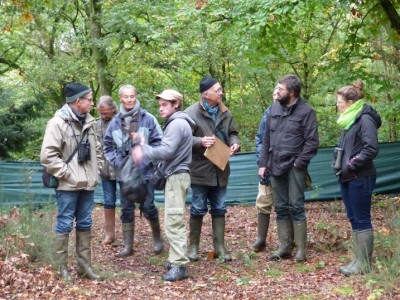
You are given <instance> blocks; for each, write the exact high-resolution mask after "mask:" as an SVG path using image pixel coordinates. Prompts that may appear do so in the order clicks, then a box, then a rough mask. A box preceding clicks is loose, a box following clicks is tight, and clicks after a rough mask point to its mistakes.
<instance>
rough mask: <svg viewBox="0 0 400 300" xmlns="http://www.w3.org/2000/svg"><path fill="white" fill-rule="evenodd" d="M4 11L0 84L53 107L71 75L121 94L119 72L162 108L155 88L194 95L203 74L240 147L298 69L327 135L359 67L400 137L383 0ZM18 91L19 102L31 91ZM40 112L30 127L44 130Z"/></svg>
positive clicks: (18, 6) (389, 127)
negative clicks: (338, 97) (342, 90)
mask: <svg viewBox="0 0 400 300" xmlns="http://www.w3.org/2000/svg"><path fill="white" fill-rule="evenodd" d="M0 13H1V15H2V16H3V18H2V19H1V20H0V27H1V28H2V29H3V30H2V35H1V36H0V82H1V86H2V88H3V89H4V90H6V91H9V92H12V93H14V94H16V95H18V96H19V97H21V96H23V95H32V96H33V97H35V98H36V99H38V100H39V101H40V102H41V103H43V104H44V107H43V109H42V112H43V113H44V114H45V115H46V117H47V118H50V117H51V116H52V115H53V113H54V111H55V110H56V109H57V108H59V107H60V106H61V105H62V104H63V103H64V96H63V87H64V85H65V84H66V83H67V82H71V81H79V82H83V83H85V84H87V85H90V86H91V87H92V88H93V90H94V94H95V99H98V97H99V96H101V95H102V94H104V93H107V94H110V95H112V96H114V98H115V99H116V98H117V91H118V88H119V87H120V86H121V85H122V84H127V83H129V84H133V85H135V86H136V87H137V88H138V89H139V92H140V101H141V103H142V106H143V107H145V108H146V109H148V110H149V111H150V112H151V113H153V114H154V115H158V109H157V103H156V101H154V96H155V95H156V94H157V93H159V92H160V91H161V90H163V89H165V88H174V89H177V90H178V91H180V92H181V93H182V94H183V95H184V107H187V106H189V105H190V104H192V103H194V102H196V101H197V100H198V98H199V93H198V83H199V80H200V78H201V77H202V76H205V75H207V76H213V77H215V78H217V79H218V80H219V81H220V82H221V84H222V85H223V87H224V90H225V95H224V102H225V103H226V104H227V106H228V107H229V108H230V109H231V110H232V112H233V113H234V116H235V120H236V123H237V124H238V127H239V128H240V138H241V146H242V151H250V150H254V147H255V145H254V136H255V134H256V131H257V126H258V124H259V122H260V119H261V117H262V113H263V111H264V110H265V109H266V108H267V107H268V106H269V104H270V103H271V94H272V91H273V88H274V86H275V85H276V83H277V81H278V80H279V78H280V77H281V76H282V75H284V74H287V73H295V74H297V75H299V76H300V78H301V79H302V80H303V82H304V87H303V90H302V97H303V98H304V99H306V100H307V101H308V102H309V103H310V105H312V106H313V107H314V108H315V110H316V112H317V118H318V122H319V132H320V137H321V146H330V145H334V144H336V141H337V139H338V136H339V133H338V128H337V126H336V119H337V117H338V114H337V111H336V109H335V91H336V90H337V89H338V88H339V87H341V86H344V85H348V84H351V83H352V82H353V81H355V80H356V79H361V80H362V81H363V82H364V83H365V89H364V93H365V98H366V101H367V102H370V103H372V104H373V106H374V107H375V108H376V109H377V110H378V112H379V113H380V114H381V116H382V118H383V126H382V128H381V129H380V132H379V140H380V141H381V142H386V141H396V140H398V132H399V130H400V122H398V121H397V118H398V117H397V111H398V110H399V109H400V101H399V99H400V92H399V91H400V89H399V82H400V80H399V75H400V74H399V71H400V68H399V67H398V66H399V65H400V63H399V59H400V58H399V57H400V55H398V51H399V50H398V49H400V45H399V39H398V34H396V32H395V30H393V29H391V27H390V24H389V21H388V18H387V16H386V14H385V12H384V11H383V9H382V7H381V5H380V4H379V1H377V0H374V1H336V0H322V1H321V0H310V1H280V0H262V1H261V0H250V1H234V2H233V1H232V0H215V1H205V2H202V1H199V2H197V3H196V5H195V4H193V3H190V2H187V1H182V0H179V1H171V0H166V1H162V2H160V1H151V0H145V1H120V0H118V1H109V0H108V1H92V2H90V1H89V2H82V1H64V0H55V1H37V0H28V1H3V5H0ZM15 82H18V83H19V84H15ZM22 99H23V100H22V101H21V103H18V106H20V105H22V104H23V102H33V101H32V98H31V97H30V98H29V100H28V98H22ZM8 105H10V104H8ZM7 107H8V106H7ZM5 110H7V109H5ZM33 118H38V116H34V117H33ZM43 124H44V122H41V124H40V123H39V124H38V125H39V128H32V130H34V131H36V132H43V127H44V126H43ZM33 127H36V126H33ZM10 129H11V130H12V132H14V131H16V128H10ZM17 131H18V130H17ZM34 135H35V134H33V135H32V136H34ZM17 138H19V139H20V138H21V136H18V137H17ZM24 141H25V138H24ZM0 142H1V141H0ZM35 143H38V144H39V143H40V139H39V138H34V139H33V140H32V141H31V142H29V141H26V142H25V143H20V144H21V145H26V146H29V147H30V148H32V149H38V148H39V147H38V145H36V146H35V145H34V144H35ZM13 151H14V152H13V156H16V157H20V156H22V155H25V153H27V152H28V153H27V155H29V157H32V156H34V155H32V154H33V153H32V151H29V150H28V151H26V150H23V149H14V150H13ZM17 152H18V153H17ZM2 155H3V153H0V157H1V156H2Z"/></svg>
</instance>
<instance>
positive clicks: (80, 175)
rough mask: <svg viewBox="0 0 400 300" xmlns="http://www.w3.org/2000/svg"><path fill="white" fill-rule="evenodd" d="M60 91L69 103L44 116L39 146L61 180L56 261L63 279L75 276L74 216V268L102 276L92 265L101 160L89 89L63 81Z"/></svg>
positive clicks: (95, 277)
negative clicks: (70, 257)
mask: <svg viewBox="0 0 400 300" xmlns="http://www.w3.org/2000/svg"><path fill="white" fill-rule="evenodd" d="M64 92H65V96H66V102H67V103H66V104H65V105H64V106H63V107H62V108H61V109H60V110H58V111H57V112H56V113H55V115H54V117H53V118H52V119H51V120H49V121H48V122H47V125H46V132H45V134H44V138H43V144H42V149H41V152H40V161H41V163H42V165H43V166H45V167H47V170H48V172H49V173H50V174H52V175H54V176H55V177H56V178H57V179H58V181H59V185H58V187H57V188H56V199H57V223H56V226H55V229H54V231H55V237H54V256H55V260H54V264H55V267H56V268H57V271H58V275H59V276H60V278H61V279H63V280H65V281H68V282H72V281H73V279H72V277H71V274H70V273H69V271H68V267H67V262H68V242H69V234H70V233H71V231H72V229H73V226H74V220H75V222H76V224H75V229H76V261H77V265H78V270H77V274H78V276H80V277H85V278H89V279H93V280H101V277H100V276H99V275H98V274H96V273H95V272H94V271H93V270H92V266H91V237H92V234H91V229H92V224H93V221H92V216H91V215H92V212H93V208H94V189H95V188H96V186H97V179H98V174H99V169H101V168H102V165H103V160H102V152H101V144H100V143H99V141H98V140H97V138H96V132H95V129H94V128H95V127H94V126H95V123H96V121H95V119H94V118H93V117H92V116H91V115H90V111H91V110H92V108H93V93H92V89H91V88H89V87H87V86H85V85H83V84H81V83H77V82H74V83H69V84H67V85H66V86H65V89H64ZM78 145H81V147H78ZM69 157H71V160H70V161H69V163H68V164H67V163H66V161H67V160H68V158H69Z"/></svg>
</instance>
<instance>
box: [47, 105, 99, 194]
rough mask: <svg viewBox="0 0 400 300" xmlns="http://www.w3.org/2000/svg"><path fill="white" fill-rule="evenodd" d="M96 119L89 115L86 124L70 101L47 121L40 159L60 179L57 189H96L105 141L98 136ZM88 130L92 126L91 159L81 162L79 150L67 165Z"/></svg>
mask: <svg viewBox="0 0 400 300" xmlns="http://www.w3.org/2000/svg"><path fill="white" fill-rule="evenodd" d="M95 122H96V121H95V119H94V118H93V117H92V116H91V115H90V114H87V116H86V122H85V125H84V126H83V127H82V125H81V124H80V122H79V120H78V119H77V117H76V116H75V114H74V113H73V112H72V110H71V108H70V107H69V105H68V104H65V105H64V106H63V107H62V108H61V109H59V110H58V111H57V112H56V113H55V115H54V117H53V118H52V119H50V120H49V121H48V122H47V125H46V132H45V134H44V138H43V144H42V149H41V152H40V162H41V163H42V165H43V166H45V167H47V170H48V172H49V173H50V174H52V175H54V176H55V177H56V178H57V179H58V180H59V186H58V188H57V190H62V191H74V190H94V189H95V188H96V186H97V182H98V176H99V171H98V170H99V168H101V167H102V165H103V159H102V152H101V144H100V143H99V141H98V140H97V137H96V132H95V127H94V126H95ZM85 129H88V132H87V134H86V137H85V138H88V140H89V143H90V160H87V161H85V162H83V163H82V164H81V163H79V161H78V152H77V153H76V154H74V156H73V158H72V159H71V161H70V162H69V164H68V165H67V164H66V163H65V161H66V160H67V159H68V158H69V156H70V155H71V154H72V152H73V151H74V150H75V148H76V146H77V144H78V143H79V142H80V140H81V134H82V132H83V131H84V130H85Z"/></svg>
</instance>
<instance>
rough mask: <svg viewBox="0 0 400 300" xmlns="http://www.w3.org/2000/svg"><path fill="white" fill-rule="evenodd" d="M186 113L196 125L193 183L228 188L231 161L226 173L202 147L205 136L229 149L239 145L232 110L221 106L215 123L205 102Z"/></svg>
mask: <svg viewBox="0 0 400 300" xmlns="http://www.w3.org/2000/svg"><path fill="white" fill-rule="evenodd" d="M186 112H187V113H188V114H189V116H190V117H191V118H192V119H193V120H194V122H195V123H196V127H195V129H194V132H193V158H192V163H191V165H190V171H191V182H192V184H195V185H204V186H227V185H228V178H229V174H230V166H229V161H228V164H227V165H226V167H225V170H224V171H221V170H220V169H219V168H218V167H217V166H215V165H214V164H213V163H212V162H211V161H209V160H208V159H207V158H206V157H205V156H204V152H205V151H206V148H204V147H203V146H202V145H201V139H202V137H204V136H213V135H215V136H217V137H219V138H220V139H221V140H222V141H223V142H224V143H225V144H226V145H228V146H229V147H230V146H232V145H233V144H238V145H239V138H238V130H237V129H236V125H235V123H234V121H233V116H232V113H231V111H230V110H228V108H227V107H226V106H225V105H224V104H223V103H220V104H219V111H218V116H217V122H214V121H213V119H212V118H211V116H210V114H209V113H208V112H207V111H206V110H205V109H204V106H203V100H202V99H201V100H200V101H199V102H196V103H195V104H193V105H191V106H190V107H188V108H187V109H186Z"/></svg>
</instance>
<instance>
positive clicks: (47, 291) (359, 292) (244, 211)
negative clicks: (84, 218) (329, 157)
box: [0, 201, 400, 300]
mask: <svg viewBox="0 0 400 300" xmlns="http://www.w3.org/2000/svg"><path fill="white" fill-rule="evenodd" d="M395 205H397V208H398V206H399V205H400V201H397V202H395ZM306 207H307V216H308V261H307V262H305V263H302V264H298V263H295V262H293V261H292V260H283V261H270V260H268V258H267V256H268V254H269V253H271V252H272V251H274V250H275V249H276V247H277V246H278V240H277V233H276V225H275V219H274V217H275V216H274V215H272V218H271V225H270V230H269V233H268V239H267V242H268V245H267V249H266V250H265V251H264V252H260V253H253V252H252V251H251V250H250V248H249V246H250V245H251V244H252V243H253V242H254V241H255V238H256V235H257V223H256V210H255V208H254V207H245V206H234V207H229V208H228V214H227V221H226V237H225V240H226V243H227V246H228V248H229V250H230V251H231V253H232V255H233V258H234V259H233V261H232V262H229V263H223V262H221V261H220V260H218V259H217V260H214V259H209V258H210V256H211V255H212V254H213V246H212V234H211V218H210V216H209V215H207V216H206V217H205V218H204V225H203V229H202V235H201V243H200V261H199V262H194V263H190V264H189V272H190V278H189V279H187V280H184V281H182V282H173V283H171V282H164V281H163V280H162V275H163V274H165V270H164V267H163V263H164V261H165V260H166V259H167V258H168V252H167V251H164V253H162V254H161V255H158V256H157V255H154V254H153V252H152V241H151V231H150V226H149V224H148V223H147V221H146V220H145V219H144V218H139V216H138V215H139V213H138V212H137V213H136V222H135V223H136V231H135V243H134V248H135V253H134V255H133V256H131V257H128V258H124V259H123V258H118V257H117V256H116V254H117V253H118V252H119V251H120V250H121V247H122V246H120V247H112V246H105V245H103V244H101V241H102V239H103V234H104V230H103V227H104V220H103V208H102V207H101V206H97V207H96V208H95V210H94V213H93V219H94V227H93V240H92V259H93V266H94V268H95V269H96V270H97V271H99V272H100V273H101V274H102V275H104V276H105V277H106V280H104V281H102V282H93V281H90V280H87V279H79V278H77V277H76V263H75V258H74V251H73V249H74V244H73V242H74V238H71V239H70V240H71V245H70V250H71V251H70V254H69V268H70V270H71V272H72V275H73V277H74V278H76V281H75V283H74V284H72V285H66V284H65V283H63V282H62V281H60V280H58V279H56V278H55V276H54V275H53V272H52V269H51V267H50V265H48V266H44V267H43V266H42V267H40V266H36V265H33V264H32V265H29V263H28V260H27V258H26V257H24V256H23V255H20V256H18V257H16V258H13V259H15V260H16V261H14V260H11V259H10V260H7V261H0V275H1V276H0V299H3V298H5V299H118V298H120V299H160V300H161V299H162V300H164V299H218V300H220V299H299V298H307V299H366V298H367V297H368V296H369V295H370V294H371V290H370V288H368V287H367V285H366V278H365V277H364V276H356V277H351V278H346V277H343V276H342V275H340V274H339V272H338V268H339V266H340V265H342V264H343V263H345V262H347V261H349V259H350V254H349V251H348V250H347V245H348V243H349V240H350V239H351V230H350V226H349V223H348V221H347V218H346V215H345V211H344V208H343V204H342V203H341V202H340V201H337V202H312V203H307V204H306ZM394 211H396V210H394ZM160 217H161V224H163V223H162V220H163V210H162V208H161V209H160ZM188 217H189V216H188V212H187V214H186V218H187V220H188ZM373 219H374V221H373V222H374V227H375V228H376V231H377V232H382V234H389V232H390V230H393V229H392V228H391V227H390V224H388V223H387V222H389V221H390V220H389V218H388V217H387V215H386V216H385V215H384V210H383V209H380V208H374V211H373ZM187 224H188V222H187ZM187 230H188V226H187ZM163 233H164V230H163ZM187 233H189V232H187ZM121 236H122V234H121V224H120V221H117V237H118V241H119V242H121V240H122V239H121ZM164 239H166V238H165V237H164ZM165 247H166V249H168V243H167V242H166V241H165ZM0 249H1V246H0ZM16 266H18V267H16ZM398 295H399V293H397V294H396V293H392V294H391V296H394V297H397V296H398Z"/></svg>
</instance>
